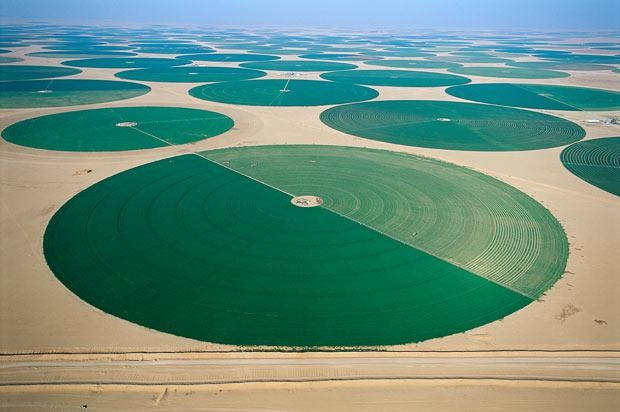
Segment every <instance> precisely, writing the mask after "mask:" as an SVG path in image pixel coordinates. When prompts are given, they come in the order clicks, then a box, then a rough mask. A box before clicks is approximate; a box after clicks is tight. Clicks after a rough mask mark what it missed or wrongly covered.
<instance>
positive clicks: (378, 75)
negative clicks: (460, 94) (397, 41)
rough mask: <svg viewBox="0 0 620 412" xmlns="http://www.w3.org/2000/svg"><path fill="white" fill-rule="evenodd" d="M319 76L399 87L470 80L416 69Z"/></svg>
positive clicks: (335, 79) (460, 82) (348, 81)
mask: <svg viewBox="0 0 620 412" xmlns="http://www.w3.org/2000/svg"><path fill="white" fill-rule="evenodd" d="M321 77H322V78H323V79H325V80H331V81H335V82H343V83H352V84H364V85H368V86H399V87H439V86H454V85H457V84H465V83H469V82H470V81H471V80H469V79H468V78H467V77H463V76H455V75H453V74H445V73H433V72H423V71H417V70H345V71H338V72H332V73H324V74H322V75H321Z"/></svg>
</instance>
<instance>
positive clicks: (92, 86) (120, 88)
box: [0, 79, 151, 108]
mask: <svg viewBox="0 0 620 412" xmlns="http://www.w3.org/2000/svg"><path fill="white" fill-rule="evenodd" d="M150 90H151V88H150V87H148V86H146V85H143V84H139V83H131V82H119V81H111V80H82V79H79V80H77V79H60V80H24V81H12V82H0V108H26V107H58V106H75V105H81V104H93V103H104V102H111V101H115V100H123V99H129V98H132V97H137V96H141V95H143V94H145V93H148V92H149V91H150Z"/></svg>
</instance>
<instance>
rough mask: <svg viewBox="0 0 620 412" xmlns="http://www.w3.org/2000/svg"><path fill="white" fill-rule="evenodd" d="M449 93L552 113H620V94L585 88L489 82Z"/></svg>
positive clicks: (455, 88)
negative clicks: (619, 110) (600, 111)
mask: <svg viewBox="0 0 620 412" xmlns="http://www.w3.org/2000/svg"><path fill="white" fill-rule="evenodd" d="M446 93H448V94H450V95H452V96H455V97H459V98H461V99H466V100H473V101H476V102H482V103H491V104H501V105H505V106H516V107H526V108H531V109H549V110H572V111H575V110H618V109H620V93H619V92H614V91H610V90H602V89H589V88H585V87H573V86H554V85H544V84H521V83H519V84H516V83H485V84H468V85H464V86H454V87H450V88H448V89H447V90H446Z"/></svg>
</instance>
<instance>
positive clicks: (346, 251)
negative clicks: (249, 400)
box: [44, 146, 567, 346]
mask: <svg viewBox="0 0 620 412" xmlns="http://www.w3.org/2000/svg"><path fill="white" fill-rule="evenodd" d="M282 170H287V171H288V172H287V173H282ZM248 176H249V177H248ZM298 196H314V197H315V198H320V199H321V201H322V204H320V205H319V206H317V207H308V208H301V207H296V206H294V205H293V204H291V199H292V198H294V197H298ZM44 252H45V257H46V259H47V261H48V263H49V265H50V268H51V269H52V271H53V272H54V273H55V275H56V276H57V277H58V279H59V280H60V281H61V282H62V283H64V284H65V285H66V286H67V287H68V288H69V289H70V290H71V291H73V292H74V293H76V294H77V295H78V296H80V297H81V298H82V299H84V300H85V301H86V302H88V303H90V304H91V305H94V306H95V307H97V308H99V309H102V310H104V311H106V312H108V313H111V314H113V315H116V316H119V317H122V318H124V319H127V320H130V321H132V322H135V323H138V324H141V325H144V326H147V327H150V328H154V329H157V330H160V331H164V332H169V333H173V334H177V335H181V336H186V337H191V338H195V339H201V340H205V341H211V342H221V343H232V344H241V345H243V344H246V345H247V344H249V345H288V346H343V345H344V346H355V345H383V344H397V343H405V342H416V341H421V340H425V339H429V338H434V337H439V336H444V335H447V334H451V333H456V332H459V331H463V330H467V329H470V328H472V327H475V326H479V325H482V324H485V323H488V322H491V321H493V320H496V319H499V318H502V317H504V316H506V315H508V314H510V313H512V312H513V311H515V310H518V309H519V308H521V307H523V306H525V305H527V304H528V303H530V302H532V301H533V300H534V299H536V298H537V297H538V296H540V294H542V293H543V292H544V291H545V290H546V289H548V288H549V287H550V286H551V285H553V283H554V282H555V281H556V280H557V279H558V278H559V277H560V276H561V274H562V273H563V270H564V266H565V263H566V257H567V242H566V238H565V236H564V233H563V231H562V228H561V226H560V225H559V224H558V223H557V221H556V220H555V219H554V218H553V217H552V216H551V215H550V213H549V212H548V211H547V210H546V209H545V208H543V207H542V206H540V205H539V204H538V203H536V202H535V201H533V200H532V199H531V198H529V197H527V196H526V195H524V194H523V193H521V192H519V191H518V190H516V189H514V188H512V187H510V186H508V185H506V184H504V183H501V182H499V181H497V180H495V179H492V178H490V177H488V176H485V175H482V174H480V173H477V172H474V171H472V170H469V169H465V168H462V167H458V166H454V165H449V164H445V163H442V162H438V161H434V160H429V159H423V158H418V157H415V156H409V155H402V154H397V153H390V152H385V151H375V150H365V149H354V148H342V147H325V146H281V147H273V146H266V147H253V148H250V147H244V148H235V149H224V150H218V151H214V152H205V153H203V154H201V155H200V156H198V155H185V156H179V157H174V158H170V159H164V160H161V161H157V162H154V163H149V164H146V165H143V166H139V167H137V168H134V169H131V170H128V171H126V172H123V173H120V174H118V175H115V176H112V177H110V178H108V179H106V180H104V181H102V182H100V183H97V184H95V185H93V186H91V187H90V188H88V189H86V190H84V191H83V192H81V193H79V194H78V195H76V196H75V197H74V198H72V199H71V200H69V201H68V202H67V203H66V204H65V205H64V206H63V207H62V208H61V209H60V210H59V211H58V212H57V213H56V214H55V215H54V216H53V218H52V220H51V221H50V223H49V225H48V228H47V229H46V232H45V236H44ZM449 262H452V263H449ZM378 274H380V276H378Z"/></svg>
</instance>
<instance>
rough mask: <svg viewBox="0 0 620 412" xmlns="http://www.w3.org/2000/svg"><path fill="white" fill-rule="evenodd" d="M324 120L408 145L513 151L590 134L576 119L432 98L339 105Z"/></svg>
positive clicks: (359, 133)
mask: <svg viewBox="0 0 620 412" xmlns="http://www.w3.org/2000/svg"><path fill="white" fill-rule="evenodd" d="M321 121H322V122H323V123H325V124H326V125H328V126H329V127H332V128H334V129H336V130H339V131H341V132H344V133H347V134H351V135H354V136H360V137H364V138H367V139H372V140H379V141H383V142H389V143H396V144H402V145H408V146H421V147H431V148H437V149H450V150H478V151H508V150H534V149H544V148H549V147H556V146H563V145H566V144H569V143H573V142H576V141H577V140H580V139H581V138H583V137H584V136H585V131H584V130H583V129H582V128H581V127H580V126H578V125H576V124H575V123H572V122H569V121H568V120H564V119H561V118H559V117H555V116H550V115H547V114H543V113H538V112H532V111H527V110H521V109H513V108H508V107H500V106H490V105H482V104H475V103H459V102H445V101H430V100H386V101H375V102H364V103H355V104H349V105H343V106H336V107H333V108H331V109H328V110H326V111H324V112H323V113H321Z"/></svg>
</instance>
